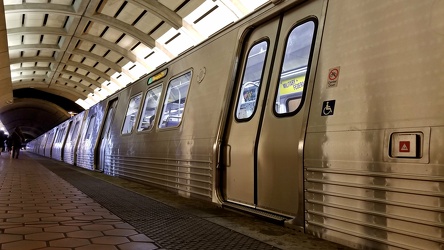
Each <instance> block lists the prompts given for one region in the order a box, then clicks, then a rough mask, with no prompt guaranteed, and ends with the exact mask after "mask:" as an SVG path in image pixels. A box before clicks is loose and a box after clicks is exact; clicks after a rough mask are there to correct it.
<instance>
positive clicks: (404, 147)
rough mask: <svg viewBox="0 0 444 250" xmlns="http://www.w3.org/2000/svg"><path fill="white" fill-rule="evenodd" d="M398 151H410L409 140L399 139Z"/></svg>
mask: <svg viewBox="0 0 444 250" xmlns="http://www.w3.org/2000/svg"><path fill="white" fill-rule="evenodd" d="M399 152H410V141H400V142H399Z"/></svg>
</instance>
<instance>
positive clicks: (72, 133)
mask: <svg viewBox="0 0 444 250" xmlns="http://www.w3.org/2000/svg"><path fill="white" fill-rule="evenodd" d="M87 113H88V111H83V112H81V113H80V114H77V115H75V116H74V117H72V123H71V127H70V128H69V132H68V137H67V138H66V143H65V145H64V147H63V161H64V162H66V163H68V164H72V165H76V155H77V154H76V149H77V145H78V141H79V137H80V131H81V130H82V128H83V124H84V121H85V116H86V114H87Z"/></svg>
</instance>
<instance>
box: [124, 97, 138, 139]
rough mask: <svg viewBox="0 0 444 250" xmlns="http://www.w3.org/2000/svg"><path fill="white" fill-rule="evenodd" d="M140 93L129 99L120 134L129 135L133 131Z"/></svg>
mask: <svg viewBox="0 0 444 250" xmlns="http://www.w3.org/2000/svg"><path fill="white" fill-rule="evenodd" d="M141 100H142V93H140V94H137V95H135V96H133V97H131V99H130V102H129V105H128V110H127V111H126V116H125V120H124V122H123V128H122V134H129V133H131V132H132V131H133V128H134V125H135V124H136V118H137V112H138V111H139V107H140V101H141Z"/></svg>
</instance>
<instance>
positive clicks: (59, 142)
mask: <svg viewBox="0 0 444 250" xmlns="http://www.w3.org/2000/svg"><path fill="white" fill-rule="evenodd" d="M71 123H72V119H68V120H66V121H64V122H62V123H61V124H59V126H57V128H58V129H57V133H56V136H55V138H54V143H53V146H52V152H51V158H53V159H55V160H59V161H63V155H64V154H63V150H64V146H65V142H66V137H67V135H68V131H69V129H70V127H71Z"/></svg>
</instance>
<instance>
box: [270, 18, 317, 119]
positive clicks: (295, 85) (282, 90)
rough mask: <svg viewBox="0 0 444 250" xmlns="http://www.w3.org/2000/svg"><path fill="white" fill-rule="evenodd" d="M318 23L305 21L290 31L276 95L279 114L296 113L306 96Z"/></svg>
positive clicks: (276, 109) (276, 107) (276, 110)
mask: <svg viewBox="0 0 444 250" xmlns="http://www.w3.org/2000/svg"><path fill="white" fill-rule="evenodd" d="M315 29H316V23H315V22H314V21H313V20H310V21H307V22H304V23H302V24H300V25H298V26H296V27H295V28H293V30H292V31H291V32H290V34H289V36H288V37H287V44H286V47H285V55H284V60H283V63H282V68H281V73H280V79H279V87H278V89H277V92H276V93H277V94H276V97H275V112H276V113H277V114H295V113H296V112H297V111H298V109H299V107H300V106H301V103H302V101H303V97H304V86H305V82H306V79H308V77H307V72H308V70H307V69H308V65H309V61H310V57H311V52H312V47H313V43H314V39H315Z"/></svg>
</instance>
